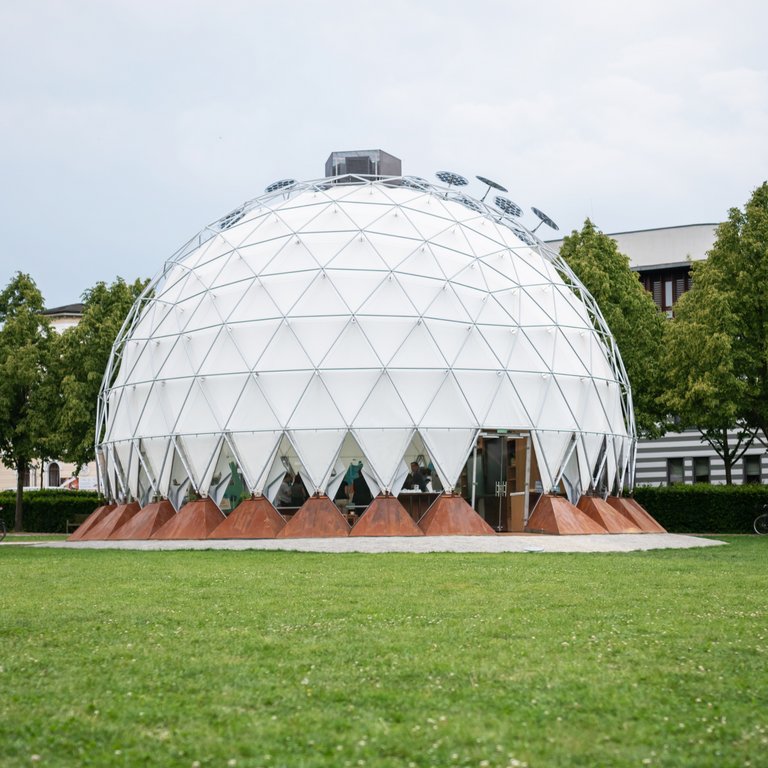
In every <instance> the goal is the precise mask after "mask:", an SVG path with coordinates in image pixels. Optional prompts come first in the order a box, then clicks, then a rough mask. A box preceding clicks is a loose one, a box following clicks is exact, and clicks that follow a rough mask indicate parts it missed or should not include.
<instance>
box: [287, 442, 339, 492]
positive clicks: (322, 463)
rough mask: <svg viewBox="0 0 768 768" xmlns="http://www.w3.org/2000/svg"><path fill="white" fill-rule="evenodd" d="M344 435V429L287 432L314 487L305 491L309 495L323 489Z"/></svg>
mask: <svg viewBox="0 0 768 768" xmlns="http://www.w3.org/2000/svg"><path fill="white" fill-rule="evenodd" d="M346 434H347V430H346V429H292V430H289V432H288V439H289V440H290V441H291V443H293V447H294V448H295V449H296V453H297V454H298V455H299V457H300V458H301V463H302V465H303V467H304V470H305V472H306V474H307V475H308V476H309V478H308V479H309V480H311V481H312V484H313V486H314V487H313V488H308V489H307V490H308V491H309V492H310V493H312V492H313V491H317V492H321V491H322V490H323V489H324V488H325V486H326V483H327V482H328V478H329V477H330V474H331V470H332V469H333V466H334V464H335V463H336V454H337V453H338V451H339V449H340V448H341V443H342V441H343V440H344V436H345V435H346Z"/></svg>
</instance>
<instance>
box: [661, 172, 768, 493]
mask: <svg viewBox="0 0 768 768" xmlns="http://www.w3.org/2000/svg"><path fill="white" fill-rule="evenodd" d="M691 272H692V276H693V287H692V289H691V290H690V291H689V292H688V293H687V294H685V295H684V296H682V297H681V298H680V300H679V301H678V303H677V305H676V306H675V319H674V321H673V322H672V323H670V325H669V327H668V329H667V338H666V352H665V360H664V363H665V367H666V370H667V381H668V383H667V395H666V396H665V401H666V403H667V405H668V407H669V408H670V409H671V410H672V411H673V412H674V413H676V414H677V415H679V417H680V420H681V424H682V425H683V426H696V427H698V428H699V429H700V431H701V432H702V435H703V436H704V437H705V439H707V440H709V442H710V444H711V445H712V446H713V448H714V449H715V450H716V451H717V453H718V454H719V455H720V456H721V457H722V458H723V461H724V462H725V464H726V481H727V482H730V470H731V467H732V466H733V464H734V463H735V462H736V461H738V459H740V458H741V456H742V455H743V453H744V450H746V448H747V447H749V445H750V444H751V440H752V439H754V437H755V436H756V434H757V433H758V432H762V433H763V436H764V437H765V438H768V431H767V430H768V183H763V184H762V185H761V186H760V187H758V188H757V189H756V190H755V191H754V193H753V194H752V196H751V198H750V200H749V202H748V203H747V204H746V206H745V209H744V211H743V212H742V211H741V210H739V209H738V208H732V209H731V210H730V212H729V215H728V220H727V221H726V222H725V223H723V224H721V225H720V226H719V227H718V230H717V237H716V239H715V244H714V245H713V247H712V250H711V251H710V252H709V254H708V258H707V260H706V261H702V262H698V263H696V264H695V265H693V267H692V270H691ZM733 428H737V429H738V436H737V438H740V440H739V439H737V442H736V444H733V443H732V442H731V443H729V440H728V430H729V429H733Z"/></svg>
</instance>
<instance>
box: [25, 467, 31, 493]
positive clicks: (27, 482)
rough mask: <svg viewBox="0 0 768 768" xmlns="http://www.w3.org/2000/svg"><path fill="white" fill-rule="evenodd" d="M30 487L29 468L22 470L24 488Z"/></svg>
mask: <svg viewBox="0 0 768 768" xmlns="http://www.w3.org/2000/svg"><path fill="white" fill-rule="evenodd" d="M31 485H32V473H31V471H30V469H29V467H25V468H24V487H25V488H29V487H30V486H31Z"/></svg>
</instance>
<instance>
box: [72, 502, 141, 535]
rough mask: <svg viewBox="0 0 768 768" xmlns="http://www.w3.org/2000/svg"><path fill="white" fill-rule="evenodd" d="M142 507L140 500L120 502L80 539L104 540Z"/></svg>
mask: <svg viewBox="0 0 768 768" xmlns="http://www.w3.org/2000/svg"><path fill="white" fill-rule="evenodd" d="M140 510H141V507H140V506H139V502H138V501H132V502H131V503H130V504H118V505H117V506H116V507H115V508H114V509H113V510H112V511H111V512H110V513H109V514H107V515H105V516H104V518H103V519H102V520H101V521H100V522H98V523H96V525H94V526H93V528H91V529H90V530H89V531H86V532H85V533H84V534H83V535H82V537H81V539H80V541H104V540H105V539H108V538H109V537H110V536H111V535H112V534H113V533H114V532H115V531H117V530H119V529H120V528H121V527H122V526H123V525H125V523H127V522H128V521H129V520H130V519H131V518H132V517H133V516H134V515H137V514H138V513H139V511H140Z"/></svg>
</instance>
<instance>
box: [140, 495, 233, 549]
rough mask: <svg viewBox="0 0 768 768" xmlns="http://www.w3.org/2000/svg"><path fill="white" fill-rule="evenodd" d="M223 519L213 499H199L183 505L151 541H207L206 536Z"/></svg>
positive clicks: (156, 532) (155, 533) (154, 534)
mask: <svg viewBox="0 0 768 768" xmlns="http://www.w3.org/2000/svg"><path fill="white" fill-rule="evenodd" d="M223 519H224V513H223V512H222V511H221V510H220V509H219V508H218V507H217V506H216V504H215V503H214V501H213V499H200V500H199V501H190V502H188V503H187V504H185V505H184V506H183V507H182V508H181V509H180V510H179V511H178V512H177V513H176V514H175V515H174V516H173V517H172V518H171V519H170V520H169V521H168V522H167V523H166V524H165V525H163V526H161V527H160V528H158V529H157V530H156V531H155V532H154V533H153V534H152V537H151V538H152V539H207V538H208V534H209V533H210V532H211V531H212V530H214V529H215V528H216V526H217V525H219V523H221V521H222V520H223Z"/></svg>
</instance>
